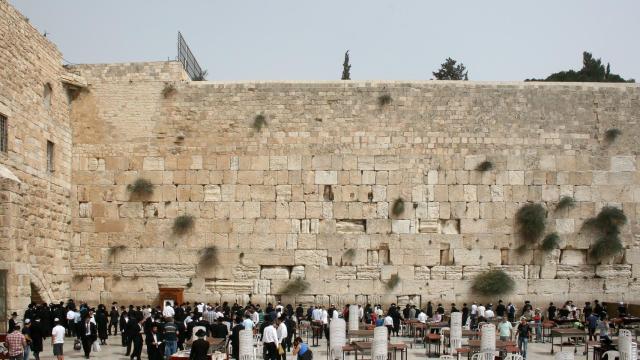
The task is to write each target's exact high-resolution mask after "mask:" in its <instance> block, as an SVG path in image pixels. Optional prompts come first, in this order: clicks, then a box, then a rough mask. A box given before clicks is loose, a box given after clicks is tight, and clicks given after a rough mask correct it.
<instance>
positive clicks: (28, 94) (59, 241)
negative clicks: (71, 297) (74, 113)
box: [0, 0, 71, 312]
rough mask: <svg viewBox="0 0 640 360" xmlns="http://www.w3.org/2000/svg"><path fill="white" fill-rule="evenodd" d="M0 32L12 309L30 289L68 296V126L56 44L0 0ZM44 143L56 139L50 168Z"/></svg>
mask: <svg viewBox="0 0 640 360" xmlns="http://www.w3.org/2000/svg"><path fill="white" fill-rule="evenodd" d="M0 34H2V36H0V49H2V51H0V64H1V65H0V114H1V115H3V116H5V117H6V118H7V122H8V146H7V152H0V233H1V238H0V269H4V270H8V272H7V273H8V276H7V294H8V299H7V300H8V301H7V305H8V311H9V312H11V311H22V310H23V309H24V308H26V306H27V304H28V303H29V302H30V299H31V295H32V294H31V292H32V289H35V290H36V291H37V292H38V296H40V297H41V298H42V299H43V300H44V301H47V302H49V301H58V300H62V299H64V298H65V297H67V296H68V294H69V280H70V279H71V272H70V270H69V251H68V250H69V243H70V240H71V233H70V224H71V216H70V215H71V206H70V198H71V184H70V180H71V128H70V124H69V106H68V101H67V100H68V97H67V91H66V88H65V87H64V85H63V82H62V78H63V75H64V74H65V73H66V70H65V69H64V68H63V67H62V56H61V54H60V52H59V51H58V49H56V47H55V46H54V45H53V44H51V43H50V42H49V41H47V40H46V39H45V38H44V37H43V36H42V35H40V34H39V33H38V31H37V30H36V29H35V28H34V27H33V26H31V25H30V24H29V22H28V20H27V19H25V18H24V17H23V16H22V15H21V14H19V13H18V12H17V11H16V10H15V9H14V8H13V7H11V6H10V5H9V4H8V3H7V1H5V0H0ZM47 85H48V86H50V88H49V89H47V90H46V91H45V87H46V86H47ZM49 90H50V91H49ZM45 93H47V94H45ZM47 141H51V142H53V143H54V144H55V145H54V162H53V164H54V168H53V170H54V171H52V172H50V171H48V169H47ZM34 297H37V296H34Z"/></svg>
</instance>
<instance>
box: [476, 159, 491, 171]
mask: <svg viewBox="0 0 640 360" xmlns="http://www.w3.org/2000/svg"><path fill="white" fill-rule="evenodd" d="M491 169H493V163H492V162H491V161H488V160H485V161H483V162H481V163H480V164H478V166H476V170H477V171H482V172H485V171H489V170H491Z"/></svg>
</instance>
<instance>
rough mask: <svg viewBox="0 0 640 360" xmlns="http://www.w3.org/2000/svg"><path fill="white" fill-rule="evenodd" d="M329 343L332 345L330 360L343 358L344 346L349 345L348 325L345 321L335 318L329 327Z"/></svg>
mask: <svg viewBox="0 0 640 360" xmlns="http://www.w3.org/2000/svg"><path fill="white" fill-rule="evenodd" d="M335 313H337V311H336V312H335ZM329 343H330V344H331V351H332V353H331V354H330V355H331V357H330V359H336V360H339V359H341V358H342V346H343V345H345V344H346V343H347V323H346V322H345V321H344V319H340V318H334V319H333V320H331V324H330V325H329Z"/></svg>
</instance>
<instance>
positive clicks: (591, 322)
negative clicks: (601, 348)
mask: <svg viewBox="0 0 640 360" xmlns="http://www.w3.org/2000/svg"><path fill="white" fill-rule="evenodd" d="M598 320H600V317H599V316H598V315H596V313H595V312H592V313H591V314H589V316H588V317H587V328H588V329H589V341H595V340H596V328H597V327H598Z"/></svg>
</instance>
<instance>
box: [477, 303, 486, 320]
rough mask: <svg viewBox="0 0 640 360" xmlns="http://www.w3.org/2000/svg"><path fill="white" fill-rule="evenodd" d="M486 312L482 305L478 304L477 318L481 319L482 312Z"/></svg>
mask: <svg viewBox="0 0 640 360" xmlns="http://www.w3.org/2000/svg"><path fill="white" fill-rule="evenodd" d="M485 310H486V308H485V307H484V305H482V304H480V305H478V318H483V317H484V316H485V314H484V311H485Z"/></svg>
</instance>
